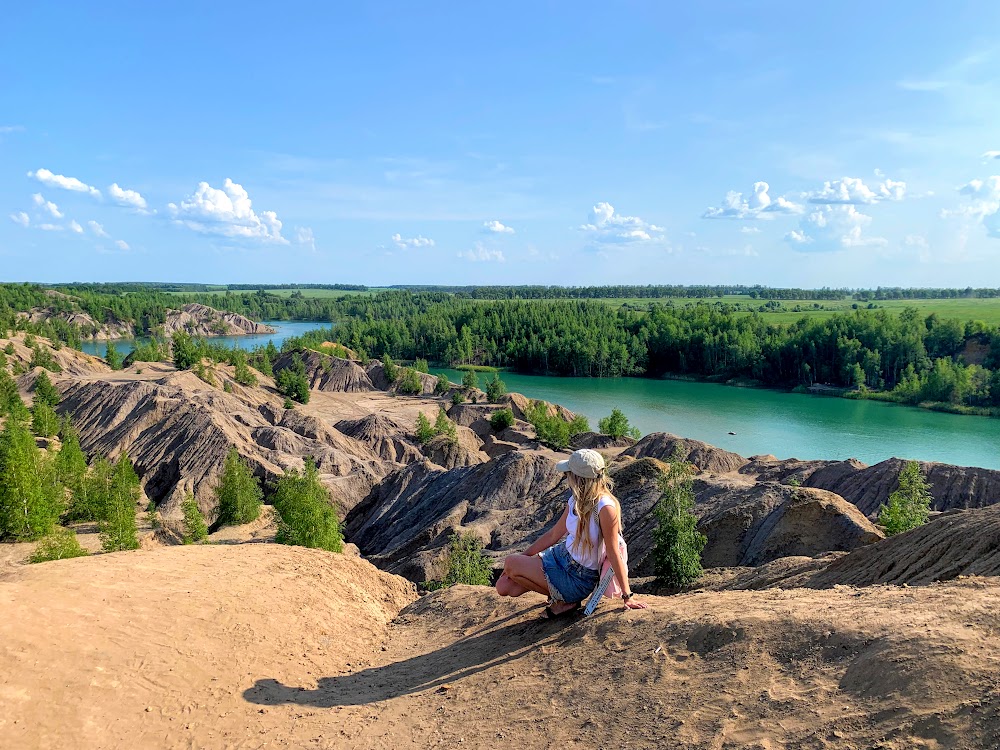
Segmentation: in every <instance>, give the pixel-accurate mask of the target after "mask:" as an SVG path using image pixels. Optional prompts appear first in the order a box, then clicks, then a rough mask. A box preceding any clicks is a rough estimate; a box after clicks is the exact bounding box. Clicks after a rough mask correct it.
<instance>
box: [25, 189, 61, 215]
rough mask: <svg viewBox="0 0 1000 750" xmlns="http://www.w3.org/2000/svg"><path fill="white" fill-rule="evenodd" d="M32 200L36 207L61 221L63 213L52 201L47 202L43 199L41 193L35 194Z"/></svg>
mask: <svg viewBox="0 0 1000 750" xmlns="http://www.w3.org/2000/svg"><path fill="white" fill-rule="evenodd" d="M31 199H32V200H33V201H34V202H35V205H36V206H38V207H39V208H41V209H42V210H43V211H46V212H48V214H49V215H50V216H52V218H54V219H61V218H62V217H63V215H62V212H61V211H60V210H59V206H57V205H56V204H55V203H53V202H52V201H47V200H45V198H43V197H42V194H41V193H35V194H34V195H32V196H31Z"/></svg>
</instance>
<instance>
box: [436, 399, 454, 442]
mask: <svg viewBox="0 0 1000 750" xmlns="http://www.w3.org/2000/svg"><path fill="white" fill-rule="evenodd" d="M434 434H435V435H445V436H447V438H448V440H450V441H451V442H453V443H454V442H456V441H457V440H458V429H457V428H456V427H455V423H454V422H452V421H451V420H450V419H448V412H446V411H445V410H444V408H443V407H442V408H440V409H438V415H437V419H436V420H434Z"/></svg>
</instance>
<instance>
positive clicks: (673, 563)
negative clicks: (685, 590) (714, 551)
mask: <svg viewBox="0 0 1000 750" xmlns="http://www.w3.org/2000/svg"><path fill="white" fill-rule="evenodd" d="M692 474H693V472H692V470H691V466H690V465H689V464H687V463H686V462H683V461H681V460H679V458H678V457H677V456H676V455H675V456H674V458H673V459H671V461H670V466H669V468H668V469H667V471H665V472H663V473H662V474H661V475H660V477H659V481H658V483H659V488H660V499H659V500H658V501H657V503H656V507H655V508H654V511H653V513H654V515H655V517H656V528H655V529H654V530H653V570H654V572H655V573H656V575H657V576H658V577H659V579H660V580H661V581H663V583H665V584H667V585H668V586H675V587H681V586H687V585H688V584H690V583H692V582H694V581H695V580H697V579H698V577H699V576H700V575H701V573H702V567H701V553H702V550H703V549H705V544H706V543H707V542H708V539H707V538H706V537H705V535H704V534H702V533H701V532H700V531H698V528H697V526H698V518H697V516H695V515H694V513H692V510H693V508H694V490H693V488H692V481H691V477H692Z"/></svg>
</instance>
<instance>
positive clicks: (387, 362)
mask: <svg viewBox="0 0 1000 750" xmlns="http://www.w3.org/2000/svg"><path fill="white" fill-rule="evenodd" d="M382 372H383V373H385V379H386V380H388V381H389V382H390V383H395V382H396V378H398V377H399V367H397V366H396V363H395V362H393V361H392V357H390V356H389V352H386V353H385V354H383V355H382Z"/></svg>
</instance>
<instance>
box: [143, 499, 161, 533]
mask: <svg viewBox="0 0 1000 750" xmlns="http://www.w3.org/2000/svg"><path fill="white" fill-rule="evenodd" d="M146 523H148V524H149V528H151V529H158V528H160V511H159V509H158V508H157V507H156V501H155V500H150V501H149V504H148V505H146Z"/></svg>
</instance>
